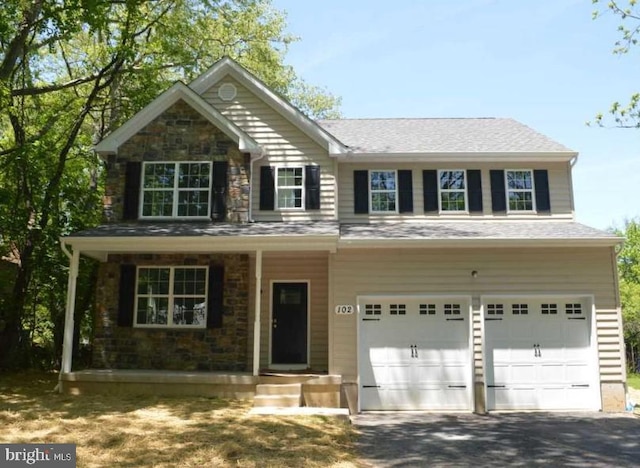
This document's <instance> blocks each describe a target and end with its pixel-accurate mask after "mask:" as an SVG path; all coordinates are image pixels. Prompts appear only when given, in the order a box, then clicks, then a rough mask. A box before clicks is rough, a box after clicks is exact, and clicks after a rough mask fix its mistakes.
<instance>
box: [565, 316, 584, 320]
mask: <svg viewBox="0 0 640 468" xmlns="http://www.w3.org/2000/svg"><path fill="white" fill-rule="evenodd" d="M567 320H587V318H586V317H567Z"/></svg>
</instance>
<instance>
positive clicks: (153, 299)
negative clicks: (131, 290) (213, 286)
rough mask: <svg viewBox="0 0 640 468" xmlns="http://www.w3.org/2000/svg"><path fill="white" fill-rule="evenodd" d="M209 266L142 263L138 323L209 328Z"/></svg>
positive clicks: (139, 279)
mask: <svg viewBox="0 0 640 468" xmlns="http://www.w3.org/2000/svg"><path fill="white" fill-rule="evenodd" d="M207 275H208V268H207V267H182V266H181V267H139V268H138V275H137V285H136V312H135V317H136V321H135V323H136V326H140V327H176V328H178V327H185V328H205V326H206V323H207V284H208V283H207Z"/></svg>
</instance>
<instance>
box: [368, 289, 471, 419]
mask: <svg viewBox="0 0 640 468" xmlns="http://www.w3.org/2000/svg"><path fill="white" fill-rule="evenodd" d="M374 303H375V304H376V305H373V304H374ZM368 304H370V305H368ZM359 310H361V311H363V310H364V311H365V312H366V311H367V310H370V311H371V310H379V311H380V314H379V316H377V317H376V320H375V321H366V322H362V321H361V328H360V339H359V341H360V345H359V349H360V351H359V352H360V359H359V368H360V371H359V373H360V379H361V389H362V396H361V404H360V406H361V409H363V410H374V409H380V410H384V409H388V410H398V409H406V410H411V409H421V410H448V409H459V410H468V409H470V405H471V393H470V388H471V385H470V383H468V381H469V382H470V379H471V376H472V369H471V354H470V353H471V352H470V339H469V333H470V323H469V318H468V317H469V312H468V310H469V304H468V302H465V301H462V300H459V301H458V300H447V301H443V300H440V299H439V300H436V299H432V298H427V299H418V298H398V299H393V300H379V301H378V300H372V301H367V302H360V303H359ZM445 312H447V314H445ZM362 318H365V317H362ZM374 395H375V396H374Z"/></svg>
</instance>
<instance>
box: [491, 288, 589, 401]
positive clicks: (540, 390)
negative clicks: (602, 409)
mask: <svg viewBox="0 0 640 468" xmlns="http://www.w3.org/2000/svg"><path fill="white" fill-rule="evenodd" d="M483 302H484V304H483V306H484V319H485V343H486V345H485V351H486V359H485V364H486V375H487V409H489V410H529V409H532V410H549V409H561V410H572V409H592V410H595V409H598V408H599V404H598V400H599V399H598V392H597V387H598V382H597V370H596V366H595V359H596V357H595V353H594V350H593V344H592V343H591V320H590V319H591V317H590V314H589V313H588V312H589V301H588V300H586V299H584V298H575V297H574V298H572V297H552V298H546V299H545V298H530V297H522V298H500V297H495V298H489V299H485V300H484V301H483Z"/></svg>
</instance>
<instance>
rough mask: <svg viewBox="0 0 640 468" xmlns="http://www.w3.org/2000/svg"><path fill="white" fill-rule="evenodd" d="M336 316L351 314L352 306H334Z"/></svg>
mask: <svg viewBox="0 0 640 468" xmlns="http://www.w3.org/2000/svg"><path fill="white" fill-rule="evenodd" d="M336 314H338V315H349V314H353V306H352V305H337V306H336Z"/></svg>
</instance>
